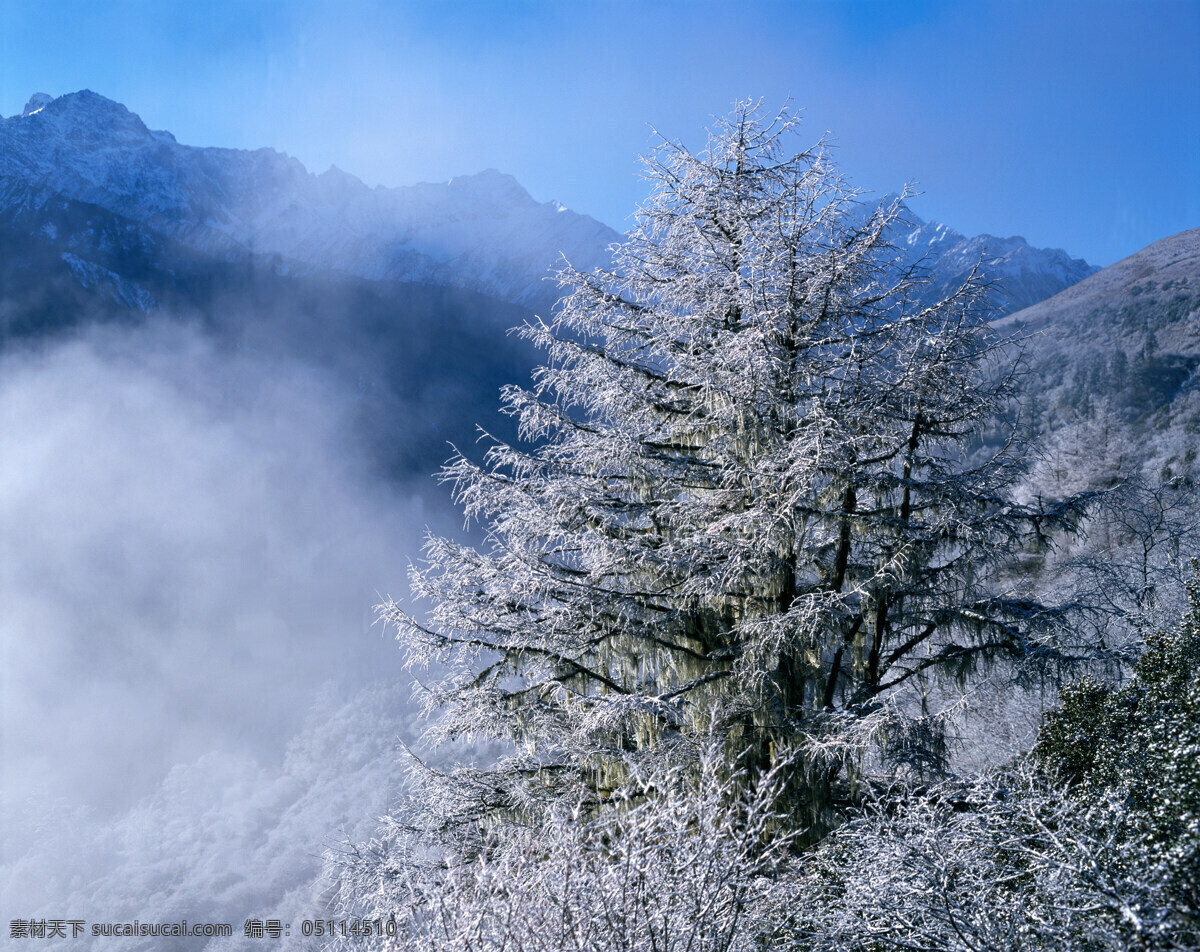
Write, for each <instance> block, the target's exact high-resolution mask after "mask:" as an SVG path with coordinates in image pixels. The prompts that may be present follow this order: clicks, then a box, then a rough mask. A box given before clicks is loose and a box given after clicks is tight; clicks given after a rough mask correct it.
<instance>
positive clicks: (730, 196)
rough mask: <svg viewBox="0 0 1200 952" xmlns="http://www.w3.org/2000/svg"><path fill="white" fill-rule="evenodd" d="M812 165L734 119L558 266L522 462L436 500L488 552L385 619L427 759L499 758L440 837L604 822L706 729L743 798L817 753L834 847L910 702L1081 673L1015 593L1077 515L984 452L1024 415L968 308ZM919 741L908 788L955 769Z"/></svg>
mask: <svg viewBox="0 0 1200 952" xmlns="http://www.w3.org/2000/svg"><path fill="white" fill-rule="evenodd" d="M795 136H796V120H795V119H794V118H793V117H791V116H790V115H788V114H787V113H786V112H783V113H780V114H779V115H777V116H775V117H773V118H770V117H764V114H763V113H762V111H761V109H760V107H759V106H758V105H755V104H750V103H741V104H739V105H737V106H736V108H735V109H734V111H733V113H732V114H731V115H730V116H729V117H728V118H726V119H723V120H721V121H720V122H719V123H718V125H717V126H716V128H715V129H714V130H713V131H712V133H711V134H710V137H709V141H708V145H707V147H706V148H705V149H704V150H703V151H701V152H697V153H693V152H691V151H689V150H688V149H687V148H685V147H684V146H683V145H681V144H679V143H677V142H672V141H669V140H664V141H662V142H661V144H660V145H659V147H658V148H657V150H656V151H655V152H654V153H653V154H652V155H651V156H650V157H649V158H648V159H647V160H646V171H645V174H646V177H647V179H648V180H649V182H650V184H651V193H650V197H649V199H648V200H647V202H646V204H645V205H644V206H643V208H642V209H641V211H640V213H639V215H638V218H637V227H636V228H635V229H634V230H633V231H632V232H631V233H630V234H629V236H628V237H627V239H626V241H625V242H624V243H622V244H620V245H618V246H615V247H614V249H613V264H612V267H611V268H610V269H609V270H596V271H592V272H589V273H583V272H579V271H576V270H574V269H572V268H571V267H570V266H569V265H568V266H567V267H565V268H564V270H563V271H562V273H561V275H560V281H561V284H562V287H563V289H564V296H563V298H562V300H561V302H560V304H559V306H558V308H557V311H556V313H555V314H554V317H553V320H551V321H550V322H537V323H534V324H532V325H530V326H528V327H526V328H525V330H524V333H525V335H526V336H527V337H528V338H529V339H531V340H532V341H534V342H535V343H536V344H538V345H539V346H541V347H543V348H544V349H545V350H546V351H547V354H548V363H547V364H546V366H544V367H542V368H541V369H540V370H539V371H538V372H537V375H536V377H535V380H534V383H533V386H532V388H528V389H526V388H519V387H512V388H509V389H508V390H507V391H506V393H505V395H504V399H505V401H506V406H507V409H508V411H509V412H510V413H512V414H514V415H515V416H517V417H518V419H519V422H520V434H521V437H522V439H523V441H524V442H523V444H522V445H507V444H504V443H497V444H495V445H493V446H492V447H491V449H490V450H489V451H488V453H487V457H486V459H485V461H484V462H483V463H482V464H476V463H474V462H472V461H470V460H468V459H467V458H465V457H462V456H459V457H457V458H456V459H454V460H453V461H451V462H450V463H449V465H448V466H447V467H446V468H445V470H444V471H443V479H445V480H447V481H449V482H450V483H452V484H453V486H454V489H455V492H456V495H457V499H458V501H459V502H460V504H461V505H462V506H463V508H464V510H465V512H466V514H467V517H468V518H469V519H474V520H477V521H478V522H479V523H480V524H481V525H482V526H483V527H484V528H485V529H486V544H485V545H483V546H482V547H479V548H472V547H470V546H466V545H462V544H459V543H455V542H452V541H449V540H446V539H441V538H432V539H430V540H429V542H428V546H427V549H426V553H425V558H426V561H425V563H424V565H422V566H421V567H419V568H417V569H415V570H414V571H413V573H412V583H413V593H414V595H415V596H416V597H417V598H419V599H423V600H425V601H426V602H427V603H428V604H429V606H430V608H429V610H428V614H427V615H426V616H425V617H419V616H417V615H416V614H413V613H410V612H409V611H408V610H406V609H404V608H402V607H401V606H399V605H398V604H396V603H395V602H389V603H388V604H387V605H385V606H383V608H382V616H383V617H384V618H385V619H386V620H387V621H388V622H390V623H392V624H394V625H395V626H396V628H397V629H398V632H399V637H400V640H401V642H402V645H403V647H404V650H405V651H406V652H407V653H408V658H409V662H410V664H412V665H414V666H417V667H419V668H426V667H428V668H429V669H430V671H431V672H432V674H431V678H430V680H429V683H428V684H427V685H426V686H425V687H424V688H423V691H424V695H425V702H426V705H427V708H428V710H429V711H430V712H437V714H438V720H437V722H436V725H435V734H436V735H437V736H439V737H469V738H487V739H497V740H500V741H502V742H508V743H510V744H511V745H512V754H511V756H509V757H507V758H505V759H504V760H503V761H502V762H501V763H500V764H498V765H496V766H495V768H494V769H491V770H488V771H483V772H481V771H478V770H475V771H464V772H460V774H458V776H459V778H460V779H461V780H462V781H463V783H462V785H461V786H460V788H459V793H458V795H450V794H446V797H445V802H444V804H443V806H444V808H445V811H446V813H447V815H448V823H449V824H450V825H457V826H459V828H462V826H463V824H469V823H470V822H472V821H478V822H481V823H482V824H483V827H484V828H486V826H487V824H488V822H489V821H490V820H494V819H496V818H497V817H508V818H510V819H512V818H516V819H521V820H523V821H527V822H533V823H537V822H540V820H541V818H543V817H545V816H546V815H549V814H547V812H546V811H548V810H552V809H553V808H554V805H555V804H556V803H562V802H569V803H572V804H582V805H583V807H584V808H585V809H587V810H592V809H595V808H597V807H599V806H600V805H602V804H604V803H606V802H609V801H612V800H614V799H615V798H618V797H619V796H620V795H621V792H622V790H623V789H624V786H625V785H626V784H627V783H628V782H629V778H630V776H632V775H634V773H636V770H637V769H641V768H640V767H639V765H642V766H645V765H647V764H653V763H657V762H660V761H664V762H671V763H686V762H688V759H689V758H692V757H693V756H694V749H695V745H694V743H693V739H694V738H695V737H696V736H699V735H702V734H703V735H705V736H707V735H708V734H710V733H714V732H715V733H716V734H717V735H718V736H720V737H721V738H722V739H723V743H724V745H725V754H726V760H727V763H728V764H730V765H732V764H734V763H737V764H741V765H742V768H745V769H746V770H747V775H748V776H753V775H755V774H756V773H759V772H763V771H768V770H770V769H771V765H772V763H774V762H775V760H776V759H777V758H778V756H779V754H780V752H781V751H782V750H784V749H785V748H792V747H795V746H797V745H799V746H800V747H802V748H803V747H805V745H808V747H809V749H810V750H812V751H814V752H815V753H813V754H812V756H810V757H808V758H804V757H801V759H800V761H798V763H797V766H796V768H795V769H794V770H793V771H792V772H791V775H790V779H789V782H788V784H786V785H785V790H784V792H783V798H784V800H785V801H786V802H787V803H788V804H789V806H788V809H789V810H790V811H791V812H792V813H793V814H794V815H795V817H796V818H797V823H798V824H799V825H800V826H803V827H805V828H810V829H811V830H813V831H814V833H817V834H819V832H820V830H821V829H823V828H825V826H826V825H827V824H828V823H829V822H831V817H832V811H834V810H835V809H836V807H837V805H838V803H839V802H845V801H846V798H847V797H849V796H851V795H852V793H853V789H854V784H855V783H856V778H857V774H858V772H859V769H860V767H861V764H862V761H863V757H864V756H865V754H866V749H867V747H868V746H869V745H865V746H864V745H858V746H855V745H851V746H854V748H855V749H854V750H853V751H851V753H850V754H849V755H842V754H839V755H838V756H837V757H835V758H830V757H828V756H824V755H823V754H821V753H820V752H821V751H828V750H830V749H834V748H839V738H842V739H845V738H854V737H865V736H868V735H869V736H870V737H872V738H874V739H880V738H884V737H886V736H892V737H895V736H897V731H895V730H891V731H890V732H889V731H888V730H883V731H873V730H866V729H863V728H864V726H865V725H867V724H869V723H874V722H872V721H871V720H870V719H871V718H872V717H874V718H876V720H878V718H879V717H880V713H879V712H881V711H883V710H885V709H886V710H888V711H890V712H892V713H895V712H898V711H901V710H904V709H905V708H904V705H903V704H902V703H900V702H899V701H898V700H897V699H898V698H899V697H900V696H901V695H902V694H904V692H911V691H912V689H916V688H920V687H921V686H923V685H927V684H928V683H930V682H933V681H941V682H947V681H949V682H958V683H963V682H965V681H966V680H967V679H969V678H970V677H971V676H972V674H973V673H974V672H975V671H977V670H979V669H981V668H983V667H987V666H991V665H994V664H996V663H998V662H1001V663H1008V664H1012V665H1026V666H1041V667H1046V666H1053V665H1056V664H1061V663H1066V662H1068V661H1070V660H1071V658H1072V657H1073V649H1072V648H1070V647H1068V646H1067V644H1066V643H1065V642H1064V641H1063V640H1062V639H1060V637H1059V634H1060V632H1061V622H1062V619H1063V613H1062V610H1061V609H1058V608H1052V607H1049V606H1046V605H1043V604H1040V603H1038V602H1037V601H1036V600H1034V599H1032V598H1031V597H1029V596H1028V595H1027V594H1025V593H1023V592H1021V591H1019V590H1018V589H1017V588H1015V587H1013V586H1012V584H1010V583H1008V582H1006V581H1005V579H1006V578H1013V577H1015V576H1011V575H1006V570H1007V568H1008V567H1009V566H1010V565H1011V563H1012V562H1013V561H1014V559H1015V558H1016V557H1017V556H1018V555H1019V554H1020V553H1021V552H1023V551H1024V550H1026V549H1028V548H1030V547H1037V546H1044V545H1046V544H1048V541H1049V540H1050V539H1051V538H1052V536H1053V533H1054V532H1055V531H1056V530H1058V529H1060V528H1063V527H1069V526H1070V525H1071V524H1072V523H1073V522H1074V520H1075V519H1077V518H1078V515H1079V510H1080V506H1079V504H1078V502H1077V501H1072V502H1070V503H1068V504H1065V505H1062V506H1060V507H1058V508H1057V509H1055V510H1053V511H1038V510H1035V509H1033V508H1030V507H1028V506H1023V505H1020V504H1018V503H1017V502H1015V501H1014V500H1013V499H1011V498H1010V496H1009V489H1010V487H1011V485H1012V483H1013V480H1014V478H1015V477H1016V475H1017V474H1018V472H1019V470H1020V467H1021V465H1022V460H1021V452H1020V451H1021V447H1020V445H1019V444H1018V443H1017V441H1016V440H1015V439H1010V440H1008V441H1007V442H1004V443H1002V445H1000V446H999V447H998V448H994V449H993V451H992V452H989V453H984V454H980V453H978V452H974V453H970V452H969V451H972V450H977V449H978V447H977V437H978V435H979V433H980V432H981V431H982V430H983V429H984V428H990V427H994V426H995V425H996V421H997V418H998V416H999V415H1000V414H1001V413H1002V411H1003V410H1004V408H1005V406H1006V401H1007V400H1008V398H1009V396H1010V393H1011V390H1012V386H1013V371H1012V367H1011V362H1010V361H1009V360H1008V358H1007V355H1008V354H1009V351H1008V349H1006V346H1005V342H1003V341H998V340H996V339H995V338H994V336H993V335H992V334H991V333H990V332H989V330H988V327H987V325H986V321H985V318H986V313H985V312H984V309H983V306H982V296H981V287H980V285H979V283H978V282H977V281H975V280H974V279H972V280H971V281H968V282H967V283H966V284H965V285H964V286H963V287H961V288H959V289H958V290H957V291H956V292H955V293H953V294H952V295H950V296H949V297H947V298H945V299H944V300H940V301H937V302H936V303H934V304H932V305H930V304H918V303H916V302H918V301H919V300H920V299H921V298H920V295H919V294H918V292H919V291H920V290H922V288H923V283H922V281H923V279H922V275H921V274H920V273H919V272H917V271H914V270H913V269H911V268H908V267H905V266H904V265H903V263H902V262H903V255H901V254H900V253H899V251H898V250H897V249H896V248H894V247H893V246H892V245H891V244H890V243H889V235H890V234H891V233H892V232H893V230H894V227H895V225H896V224H897V222H898V221H899V220H900V217H901V216H902V214H903V205H902V203H901V201H900V200H896V201H892V202H887V203H884V204H876V205H872V204H871V203H869V202H866V201H864V200H863V199H862V197H861V196H860V195H859V194H858V193H856V192H855V191H854V190H852V189H850V188H849V187H848V186H847V185H846V184H845V183H844V181H843V180H842V178H841V175H840V173H839V171H838V170H837V168H836V166H835V165H834V163H833V162H832V160H831V158H830V156H829V154H828V151H827V150H826V149H825V147H824V146H823V145H821V144H818V145H817V146H816V147H814V148H812V149H808V150H804V151H800V152H797V153H791V152H789V151H788V150H789V148H790V147H791V144H792V142H793V140H794V138H795ZM908 709H910V710H911V709H912V708H911V706H910V708H908ZM916 721H917V722H919V725H918V726H919V727H920V728H921V729H913V730H910V731H908V732H907V733H906V734H905V736H907V737H908V738H910V740H911V739H920V738H924V740H922V741H921V742H920V743H917V742H916V741H915V740H914V741H913V743H912V744H911V745H910V746H911V751H910V753H911V754H912V757H911V764H918V765H924V766H922V767H921V769H925V768H926V767H928V768H929V769H936V766H937V761H938V757H939V754H940V746H939V745H940V742H939V739H938V730H937V726H938V722H937V718H936V717H931V718H924V719H922V718H919V717H918V718H916ZM900 733H905V732H903V731H901V732H900ZM845 746H846V745H845V744H842V745H841V749H844V748H845ZM894 749H896V748H894ZM631 771H632V772H633V773H631ZM730 771H731V772H732V771H733V767H732V766H730ZM453 779H454V777H453V775H452V776H451V777H450V778H448V779H447V784H450V785H452V784H453ZM443 789H449V787H447V786H445V785H443ZM451 813H455V814H456V817H457V820H456V821H455V822H451V821H450V819H449V814H451ZM458 821H462V822H458Z"/></svg>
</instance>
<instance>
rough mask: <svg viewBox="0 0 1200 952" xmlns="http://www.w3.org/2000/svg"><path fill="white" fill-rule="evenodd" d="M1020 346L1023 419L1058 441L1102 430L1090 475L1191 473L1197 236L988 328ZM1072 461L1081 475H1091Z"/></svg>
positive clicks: (1196, 399) (1197, 418)
mask: <svg viewBox="0 0 1200 952" xmlns="http://www.w3.org/2000/svg"><path fill="white" fill-rule="evenodd" d="M995 326H996V328H997V329H998V330H1000V331H1001V332H1004V333H1008V334H1016V335H1018V336H1021V337H1024V338H1025V339H1026V351H1027V355H1028V363H1029V369H1030V375H1029V380H1028V381H1027V386H1026V390H1027V393H1028V395H1029V402H1030V407H1031V413H1030V416H1031V417H1033V418H1035V419H1036V420H1037V421H1038V426H1039V429H1040V430H1041V431H1042V432H1043V433H1045V434H1055V436H1056V439H1058V440H1060V441H1061V440H1062V439H1064V438H1065V437H1066V435H1067V434H1068V432H1069V431H1070V430H1071V428H1073V427H1074V428H1078V427H1081V426H1088V425H1092V426H1094V425H1096V421H1102V422H1103V423H1104V425H1105V426H1106V427H1107V430H1108V433H1107V436H1106V437H1105V439H1104V440H1103V441H1102V442H1096V441H1092V443H1091V445H1090V447H1089V448H1088V451H1087V454H1088V456H1090V457H1091V460H1090V463H1091V467H1094V468H1097V469H1099V468H1103V467H1104V457H1105V454H1106V453H1108V452H1111V453H1113V454H1121V455H1128V456H1133V455H1135V454H1136V457H1137V458H1136V459H1130V460H1129V461H1128V462H1127V463H1123V464H1117V463H1115V462H1114V461H1113V460H1108V465H1107V471H1108V472H1110V473H1122V474H1124V475H1132V474H1133V473H1136V472H1139V471H1140V472H1142V473H1143V474H1144V475H1145V476H1147V477H1156V478H1171V477H1172V476H1179V475H1186V476H1187V477H1188V478H1189V479H1190V478H1192V477H1193V476H1195V475H1197V474H1196V467H1195V463H1196V456H1197V450H1198V449H1200V228H1198V229H1194V230H1192V231H1185V232H1183V233H1181V234H1178V235H1174V236H1172V237H1170V238H1164V239H1163V240H1162V241H1158V242H1156V243H1154V244H1153V245H1150V246H1149V247H1148V248H1145V249H1143V250H1142V251H1139V252H1137V253H1136V254H1133V255H1130V256H1129V257H1128V258H1125V259H1124V260H1122V261H1118V262H1117V263H1116V264H1114V265H1112V266H1110V267H1108V268H1105V269H1104V270H1103V271H1100V272H1098V273H1096V274H1094V275H1092V276H1091V277H1089V278H1087V279H1086V280H1084V281H1081V282H1080V283H1079V284H1076V285H1074V286H1073V287H1070V288H1067V289H1066V290H1065V291H1061V292H1060V293H1058V294H1056V295H1055V296H1054V297H1051V298H1049V299H1047V300H1045V301H1042V302H1040V303H1038V304H1035V305H1033V306H1032V307H1028V308H1025V309H1024V310H1021V311H1019V312H1017V313H1015V314H1012V315H1010V316H1008V317H1006V318H1004V319H1003V320H1000V321H997V322H996V324H995ZM1091 467H1089V466H1088V465H1084V462H1082V461H1081V464H1080V466H1079V467H1078V469H1079V472H1080V473H1081V474H1082V473H1084V472H1085V471H1086V470H1087V469H1089V468H1091Z"/></svg>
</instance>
